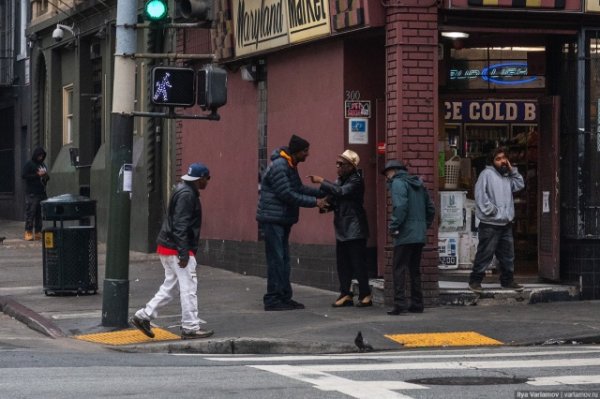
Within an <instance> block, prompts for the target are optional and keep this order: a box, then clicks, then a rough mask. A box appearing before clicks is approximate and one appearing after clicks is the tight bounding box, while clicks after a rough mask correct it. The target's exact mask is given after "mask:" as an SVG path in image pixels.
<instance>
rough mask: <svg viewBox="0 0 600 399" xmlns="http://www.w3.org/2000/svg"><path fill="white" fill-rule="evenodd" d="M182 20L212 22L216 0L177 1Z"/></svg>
mask: <svg viewBox="0 0 600 399" xmlns="http://www.w3.org/2000/svg"><path fill="white" fill-rule="evenodd" d="M176 1H177V5H178V8H179V14H180V15H181V17H182V18H184V19H188V20H193V21H196V22H208V23H210V22H212V21H213V19H214V5H213V1H214V0H176Z"/></svg>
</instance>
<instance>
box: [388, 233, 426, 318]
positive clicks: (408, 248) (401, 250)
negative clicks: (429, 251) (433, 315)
mask: <svg viewBox="0 0 600 399" xmlns="http://www.w3.org/2000/svg"><path fill="white" fill-rule="evenodd" d="M423 245H424V244H403V245H397V246H395V247H394V270H393V274H394V306H397V307H399V308H401V309H403V310H406V309H408V306H407V305H406V295H405V292H404V291H405V289H406V273H407V271H408V272H409V273H410V300H411V304H410V306H411V307H412V308H417V309H422V308H423V290H422V289H421V253H422V252H423Z"/></svg>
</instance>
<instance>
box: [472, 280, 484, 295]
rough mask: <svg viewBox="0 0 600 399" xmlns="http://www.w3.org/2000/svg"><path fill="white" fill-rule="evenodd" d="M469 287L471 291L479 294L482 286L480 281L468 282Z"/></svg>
mask: <svg viewBox="0 0 600 399" xmlns="http://www.w3.org/2000/svg"><path fill="white" fill-rule="evenodd" d="M469 289H470V290H471V291H473V292H476V293H478V294H481V293H482V292H483V288H482V287H481V283H477V282H470V283H469Z"/></svg>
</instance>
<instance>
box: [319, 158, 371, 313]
mask: <svg viewBox="0 0 600 399" xmlns="http://www.w3.org/2000/svg"><path fill="white" fill-rule="evenodd" d="M359 162H360V158H359V156H358V154H357V153H355V152H354V151H352V150H346V151H344V152H343V153H342V154H340V155H338V158H337V162H336V163H335V164H336V167H337V174H338V179H337V180H336V181H335V183H333V182H330V181H328V180H325V179H324V178H322V177H321V176H309V177H310V179H311V181H312V182H313V183H317V184H320V185H321V187H320V189H321V191H323V192H325V193H327V202H328V203H329V204H330V210H333V212H334V218H333V225H334V227H335V249H336V263H337V272H338V277H339V279H340V296H339V297H338V298H337V299H336V301H335V302H334V303H333V304H332V306H333V307H343V306H352V305H353V304H354V300H353V293H352V290H351V285H352V277H353V276H354V277H356V279H357V280H358V292H359V293H358V302H357V304H356V306H358V307H365V306H371V305H372V304H373V301H372V297H371V289H370V287H369V277H368V275H367V267H366V248H367V238H368V237H369V225H368V223H367V215H366V213H365V209H364V207H363V202H364V194H365V184H364V181H363V178H362V176H361V175H360V174H359V173H358V170H357V167H358V163H359Z"/></svg>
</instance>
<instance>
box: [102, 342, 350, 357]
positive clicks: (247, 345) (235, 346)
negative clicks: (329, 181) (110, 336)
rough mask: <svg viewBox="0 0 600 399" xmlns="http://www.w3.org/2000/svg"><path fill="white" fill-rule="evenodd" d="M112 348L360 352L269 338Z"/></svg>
mask: <svg viewBox="0 0 600 399" xmlns="http://www.w3.org/2000/svg"><path fill="white" fill-rule="evenodd" d="M108 348H110V349H113V350H116V351H120V352H127V353H198V354H215V355H234V354H243V355H250V354H251V355H267V354H280V355H291V354H293V355H309V354H315V355H316V354H331V353H356V352H358V349H357V348H356V346H353V345H344V344H329V343H324V342H310V341H291V340H286V339H268V338H222V339H217V340H214V339H213V340H188V341H170V342H159V343H155V344H154V343H150V344H148V343H146V344H141V345H138V344H134V345H124V346H109V347H108Z"/></svg>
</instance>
